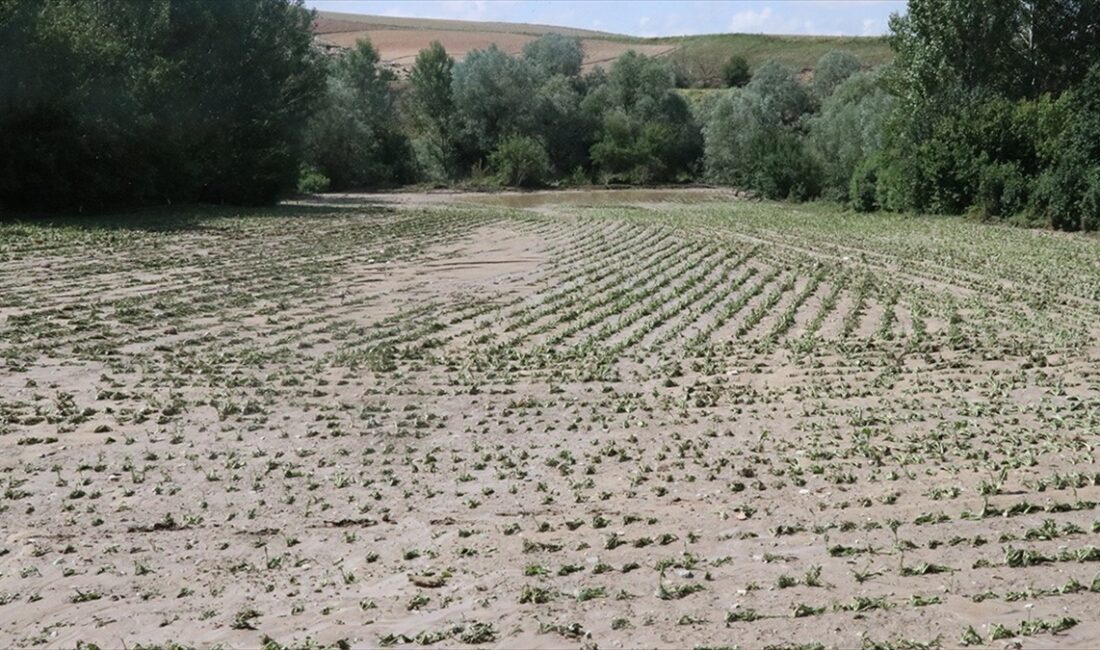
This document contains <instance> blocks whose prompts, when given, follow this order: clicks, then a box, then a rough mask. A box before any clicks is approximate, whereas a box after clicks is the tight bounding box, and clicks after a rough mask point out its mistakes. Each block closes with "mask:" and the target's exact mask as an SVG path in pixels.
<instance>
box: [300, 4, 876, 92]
mask: <svg viewBox="0 0 1100 650" xmlns="http://www.w3.org/2000/svg"><path fill="white" fill-rule="evenodd" d="M314 33H315V35H316V38H317V41H318V42H319V43H321V44H322V45H324V46H326V47H329V48H332V49H340V48H347V47H351V46H352V45H354V44H355V42H356V41H357V40H359V39H361V38H369V39H370V41H371V42H372V43H373V44H374V46H375V47H376V48H377V49H378V51H379V53H380V54H381V56H382V59H383V60H384V61H386V62H387V63H388V64H389V65H391V66H392V67H394V68H397V69H399V70H407V69H408V68H409V67H411V66H412V63H413V61H414V59H415V58H416V54H417V52H419V51H420V50H421V49H423V48H425V47H427V46H428V44H429V43H431V42H432V41H439V42H440V43H442V44H443V46H444V47H445V48H446V49H447V51H448V52H449V53H450V54H451V55H452V56H454V57H455V58H457V59H461V58H462V57H463V56H465V55H466V53H467V52H469V51H471V50H475V49H482V48H486V47H488V46H489V45H490V44H496V46H497V47H499V48H500V49H502V50H504V51H505V52H508V53H510V54H518V53H519V52H520V51H521V50H522V49H523V46H524V44H526V43H528V42H530V41H532V40H534V39H535V38H537V37H538V36H540V35H542V34H546V33H558V34H564V35H567V36H574V37H576V38H579V39H580V41H581V45H582V46H583V47H584V51H585V59H584V66H585V67H586V68H591V67H594V66H598V65H604V64H607V63H609V62H611V61H613V60H614V59H615V58H616V57H617V56H619V55H620V54H622V53H623V52H626V51H628V50H635V51H637V52H639V53H640V54H646V55H648V56H667V57H671V58H673V59H675V60H676V61H677V62H678V63H679V64H680V65H681V66H683V68H684V69H685V70H687V71H689V73H690V74H691V75H692V76H693V77H694V78H697V79H699V80H702V81H703V82H704V83H708V84H709V83H714V82H715V81H716V80H717V76H718V74H719V72H720V70H721V66H722V64H723V63H724V62H725V61H726V60H728V59H729V57H730V56H733V55H735V54H739V55H741V56H744V57H745V58H746V59H747V60H748V62H749V65H750V66H751V67H755V66H758V65H760V64H761V63H763V62H764V61H766V60H768V59H775V60H778V61H780V62H782V63H784V64H786V65H789V66H791V67H793V68H795V69H796V70H800V71H803V72H808V71H810V70H812V68H813V66H814V64H815V63H816V62H817V60H818V58H820V57H821V55H822V54H824V53H825V52H828V51H829V50H832V49H845V50H848V51H850V52H852V53H853V54H855V55H856V56H858V57H859V58H860V60H861V61H863V63H864V65H866V66H868V67H871V66H875V65H879V64H882V63H885V62H887V61H889V60H890V59H891V57H892V54H891V52H890V48H889V46H888V45H887V43H886V39H884V38H881V37H874V38H869V37H843V36H771V35H762V34H708V35H702V36H673V37H660V38H638V37H633V36H623V35H619V34H611V33H608V32H598V31H592V30H585V29H576V28H572V27H555V26H552V25H533V24H526V23H499V22H496V23H493V22H474V21H464V20H441V19H432V18H394V17H388V16H368V15H358V14H345V13H336V12H319V13H318V15H317V19H316V21H315V22H314Z"/></svg>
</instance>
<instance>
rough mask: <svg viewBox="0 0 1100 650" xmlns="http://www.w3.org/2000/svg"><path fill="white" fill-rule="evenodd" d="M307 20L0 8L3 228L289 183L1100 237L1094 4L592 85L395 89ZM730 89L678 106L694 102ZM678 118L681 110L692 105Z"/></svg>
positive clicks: (254, 194) (238, 194) (663, 65)
mask: <svg viewBox="0 0 1100 650" xmlns="http://www.w3.org/2000/svg"><path fill="white" fill-rule="evenodd" d="M310 19H311V18H310V13H309V12H308V11H306V10H304V9H303V7H302V6H301V0H225V1H224V2H218V3H209V2H205V1H204V0H150V1H149V2H145V3H132V2H127V1H125V0H103V1H102V2H97V3H87V2H80V1H78V0H0V46H2V47H3V51H4V52H13V53H19V55H20V56H19V59H20V61H23V62H24V63H23V64H22V65H19V66H7V67H5V68H4V69H3V71H2V72H0V152H2V153H0V208H8V209H19V208H39V209H53V208H88V209H96V208H102V207H106V206H112V205H124V204H144V203H158V202H180V201H195V200H202V201H214V202H234V203H260V202H270V201H272V200H275V199H276V198H278V197H279V196H280V195H282V194H285V193H287V192H288V191H291V190H293V189H295V187H297V189H299V190H301V191H318V190H324V189H334V190H347V189H357V188H368V187H379V186H392V185H397V184H402V183H409V182H416V181H429V182H436V183H455V182H459V183H461V182H473V183H477V184H482V183H499V184H505V185H514V186H526V187H531V186H539V185H546V184H562V183H587V182H603V183H667V182H689V181H692V180H697V179H706V180H708V181H710V182H715V183H722V184H729V185H733V186H737V187H740V188H744V189H749V190H753V191H755V192H757V193H758V194H760V195H762V196H766V197H770V198H783V199H795V200H807V199H814V198H818V197H823V198H827V199H831V200H837V201H842V202H848V203H849V204H850V205H851V206H852V207H853V208H855V209H857V210H864V211H869V210H877V209H886V210H893V211H923V212H937V213H948V214H960V213H969V214H973V215H976V216H979V217H982V218H992V219H1003V220H1008V221H1012V222H1017V223H1024V224H1037V225H1047V226H1052V227H1055V228H1061V229H1067V230H1094V229H1097V227H1098V226H1100V144H1098V143H1100V47H1097V46H1096V45H1097V43H1100V1H1098V0H973V1H972V0H911V1H910V3H909V6H908V10H907V12H906V13H905V14H904V15H895V16H893V17H892V18H891V22H890V29H891V35H890V37H889V42H890V45H891V47H892V49H893V50H894V53H895V60H894V61H893V62H892V63H891V64H889V65H887V66H885V67H881V68H878V69H874V70H866V69H863V68H862V66H861V64H860V61H859V59H857V58H856V57H855V56H854V55H852V54H851V53H848V52H844V51H832V52H828V53H826V54H825V55H824V56H822V57H821V59H820V60H819V61H818V62H817V64H816V65H815V66H814V69H813V71H812V73H811V74H807V71H801V72H800V71H795V70H792V69H789V68H787V67H785V66H783V65H781V64H779V63H777V62H774V61H768V62H765V63H763V64H762V65H759V66H758V67H756V68H755V69H754V70H750V69H749V65H748V63H747V61H746V59H745V58H744V57H742V56H740V55H737V54H736V53H734V54H733V55H732V56H729V58H727V59H725V61H726V64H725V65H724V66H719V67H716V68H715V69H713V70H712V69H706V70H704V69H693V68H691V65H690V62H689V61H687V60H686V59H685V58H684V57H675V56H674V57H669V58H648V57H645V56H642V55H639V54H636V53H634V52H628V53H626V54H624V55H622V56H620V57H619V58H618V59H616V60H615V61H614V62H612V63H611V64H610V66H608V68H607V69H606V70H604V69H603V68H595V69H593V70H590V71H584V70H583V69H582V64H583V61H584V52H583V50H582V48H581V44H580V42H579V41H578V40H577V39H575V38H571V37H566V36H563V35H560V34H547V35H544V36H542V37H540V38H537V39H534V40H532V41H531V42H529V43H527V44H526V45H525V46H524V48H523V50H522V52H521V53H520V54H519V55H518V56H516V55H510V54H508V53H506V52H504V51H502V50H500V49H498V48H497V47H496V46H490V47H489V48H487V49H483V50H474V51H472V52H469V53H468V54H467V55H466V56H465V57H464V58H463V59H462V60H461V61H458V62H456V61H455V60H454V59H452V58H451V57H450V56H449V55H448V54H447V52H446V50H444V48H443V47H442V45H440V44H439V43H433V44H432V45H431V46H430V47H428V48H427V49H425V50H424V51H422V52H421V53H420V54H419V55H418V56H417V58H416V62H415V64H414V66H413V68H412V70H411V73H410V74H409V75H408V78H407V79H402V78H400V77H399V75H397V74H396V73H395V71H394V70H393V69H392V68H390V67H387V65H386V64H385V63H384V62H383V61H382V60H381V58H380V56H379V54H378V52H377V51H376V50H375V49H374V48H373V47H372V46H371V44H370V43H369V42H366V41H361V42H359V43H358V44H357V45H356V46H355V47H353V48H351V49H350V50H349V51H346V52H342V53H337V54H335V55H333V56H331V57H326V56H322V55H321V54H320V52H319V51H318V50H317V49H315V48H314V47H313V46H312V44H311V38H310V33H309V27H310ZM722 82H724V84H725V85H727V86H728V88H727V89H722V90H714V91H704V90H699V91H682V90H679V88H680V87H683V86H685V85H691V86H698V85H719V84H721V83H722ZM687 98H691V101H690V102H689V101H688V100H687Z"/></svg>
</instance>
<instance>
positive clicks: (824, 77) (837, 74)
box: [812, 50, 860, 100]
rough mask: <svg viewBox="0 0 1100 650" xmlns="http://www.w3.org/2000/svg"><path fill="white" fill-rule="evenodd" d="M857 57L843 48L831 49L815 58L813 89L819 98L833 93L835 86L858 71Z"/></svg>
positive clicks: (824, 97) (821, 98)
mask: <svg viewBox="0 0 1100 650" xmlns="http://www.w3.org/2000/svg"><path fill="white" fill-rule="evenodd" d="M859 68H860V64H859V59H857V58H856V56H855V55H854V54H852V53H851V52H848V51H845V50H831V51H829V52H826V53H825V54H824V55H823V56H822V57H821V58H820V59H818V60H817V65H815V66H814V78H813V84H812V87H813V91H814V95H816V96H817V98H818V99H819V100H824V99H826V98H827V97H829V96H830V95H832V94H833V91H834V90H836V88H837V86H839V85H840V84H842V83H843V82H844V81H845V80H846V79H848V78H849V77H851V76H852V75H854V74H855V73H857V72H859Z"/></svg>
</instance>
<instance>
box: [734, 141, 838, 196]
mask: <svg viewBox="0 0 1100 650" xmlns="http://www.w3.org/2000/svg"><path fill="white" fill-rule="evenodd" d="M749 155H751V156H752V157H753V158H754V160H755V162H754V164H753V166H752V172H751V174H752V176H751V180H750V187H752V188H753V189H755V190H757V191H758V192H760V193H761V194H763V195H764V196H765V197H767V198H769V199H793V200H797V201H805V200H807V199H812V198H814V197H816V196H818V195H819V194H820V193H821V168H820V165H819V164H818V162H817V160H816V159H815V158H814V157H813V156H812V155H811V154H810V152H809V151H808V150H807V149H806V146H805V144H804V143H803V141H802V140H801V139H800V138H799V137H798V136H797V135H795V134H793V133H790V132H787V131H780V132H778V133H776V134H769V135H767V136H765V137H760V138H757V139H755V140H753V141H752V143H751V144H750V147H749Z"/></svg>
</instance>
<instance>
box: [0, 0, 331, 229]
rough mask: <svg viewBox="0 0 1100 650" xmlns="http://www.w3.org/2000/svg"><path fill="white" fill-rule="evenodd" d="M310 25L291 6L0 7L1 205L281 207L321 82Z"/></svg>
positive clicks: (244, 0) (251, 0) (292, 1)
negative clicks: (0, 55)
mask: <svg viewBox="0 0 1100 650" xmlns="http://www.w3.org/2000/svg"><path fill="white" fill-rule="evenodd" d="M309 26H310V14H309V12H307V11H306V10H305V9H303V8H302V6H301V3H300V2H299V1H297V0H219V2H207V1H206V0H148V1H146V2H129V1H127V0H103V1H101V2H94V3H93V2H82V1H80V0H0V51H2V52H4V53H5V56H6V57H8V59H9V65H4V66H3V67H2V68H0V208H4V209H97V208H103V207H107V206H113V205H129V204H135V203H136V204H141V203H163V202H166V201H172V202H179V201H195V200H203V201H211V202H230V203H263V202H269V201H271V200H273V199H275V198H276V197H277V196H278V195H279V194H280V193H282V192H283V191H285V190H287V189H288V188H292V187H293V186H294V184H295V183H296V181H297V178H298V174H299V167H300V152H301V140H302V128H301V125H302V123H303V122H304V120H305V119H306V117H307V116H308V115H309V114H310V113H311V112H312V110H313V104H314V98H315V97H316V96H317V95H318V89H319V87H320V85H321V84H323V78H322V77H321V76H320V75H319V74H318V66H317V59H318V56H317V54H316V53H315V51H314V49H313V47H312V40H311V36H310V31H309ZM14 61H18V63H17V64H11V63H12V62H14Z"/></svg>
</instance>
